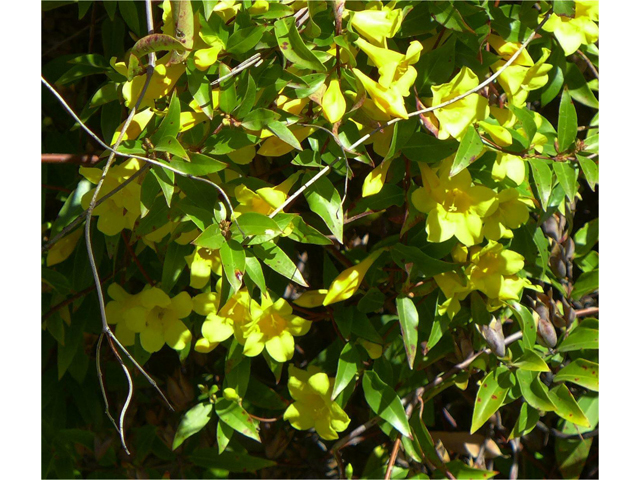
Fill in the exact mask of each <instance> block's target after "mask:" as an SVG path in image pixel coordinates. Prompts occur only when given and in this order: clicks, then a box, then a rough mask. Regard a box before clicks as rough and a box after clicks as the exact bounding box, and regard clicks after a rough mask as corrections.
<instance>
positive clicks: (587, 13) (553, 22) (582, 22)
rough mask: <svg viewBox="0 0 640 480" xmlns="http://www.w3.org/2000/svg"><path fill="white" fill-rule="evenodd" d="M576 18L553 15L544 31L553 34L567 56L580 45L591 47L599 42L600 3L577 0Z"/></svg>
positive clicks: (545, 25)
mask: <svg viewBox="0 0 640 480" xmlns="http://www.w3.org/2000/svg"><path fill="white" fill-rule="evenodd" d="M575 5H576V10H575V17H574V18H570V17H561V16H558V15H556V14H555V13H552V14H551V16H550V17H549V20H548V21H547V23H545V24H544V25H543V26H542V29H543V30H545V31H547V32H553V34H554V35H555V36H556V38H557V39H558V43H560V46H561V47H562V49H563V50H564V54H565V55H571V54H572V53H574V52H575V51H576V50H578V48H580V45H590V44H592V43H595V42H597V41H598V35H599V31H598V24H597V23H596V22H597V21H598V20H599V15H598V2H597V1H592V0H576V2H575Z"/></svg>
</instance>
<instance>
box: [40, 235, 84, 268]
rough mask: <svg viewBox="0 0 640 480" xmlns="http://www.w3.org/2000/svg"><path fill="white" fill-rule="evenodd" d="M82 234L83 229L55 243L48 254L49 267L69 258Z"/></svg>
mask: <svg viewBox="0 0 640 480" xmlns="http://www.w3.org/2000/svg"><path fill="white" fill-rule="evenodd" d="M82 232H83V229H82V228H78V229H76V230H74V231H73V232H71V233H69V234H68V235H65V236H64V237H62V238H61V239H60V240H58V241H57V242H56V243H54V244H53V246H52V247H51V248H50V249H49V252H48V253H47V267H52V266H54V265H57V264H58V263H62V262H64V261H65V260H66V259H67V258H69V256H70V255H71V254H72V253H73V251H74V250H75V248H76V245H77V244H78V240H80V237H81V236H82Z"/></svg>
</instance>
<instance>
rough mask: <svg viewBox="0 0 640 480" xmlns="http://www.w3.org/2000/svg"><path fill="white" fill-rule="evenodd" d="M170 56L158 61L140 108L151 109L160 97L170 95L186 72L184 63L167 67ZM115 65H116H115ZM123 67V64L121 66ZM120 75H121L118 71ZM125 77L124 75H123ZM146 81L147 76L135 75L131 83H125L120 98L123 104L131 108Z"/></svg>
mask: <svg viewBox="0 0 640 480" xmlns="http://www.w3.org/2000/svg"><path fill="white" fill-rule="evenodd" d="M169 57H170V54H167V55H165V56H163V57H162V58H160V59H158V62H157V64H156V67H155V68H154V70H153V75H152V76H151V81H150V82H149V86H148V87H147V90H146V92H145V94H144V97H143V99H142V102H141V103H140V108H144V107H153V106H154V101H155V100H158V99H160V98H162V97H166V96H167V95H169V93H171V90H173V87H174V86H175V84H176V82H177V81H178V79H179V78H180V77H181V76H182V74H184V72H185V71H186V65H185V64H184V63H174V64H173V65H169V66H167V65H166V63H167V62H168V61H169ZM116 65H117V64H116ZM123 65H124V64H123ZM120 73H122V72H121V71H120ZM125 76H126V73H125ZM146 80H147V75H146V74H142V75H137V76H135V77H134V78H133V79H132V80H131V81H127V82H125V83H124V85H123V86H122V96H123V97H124V104H125V105H126V106H127V107H129V108H131V107H133V105H135V103H136V102H137V101H138V97H139V96H140V92H142V87H143V86H144V84H145V82H146Z"/></svg>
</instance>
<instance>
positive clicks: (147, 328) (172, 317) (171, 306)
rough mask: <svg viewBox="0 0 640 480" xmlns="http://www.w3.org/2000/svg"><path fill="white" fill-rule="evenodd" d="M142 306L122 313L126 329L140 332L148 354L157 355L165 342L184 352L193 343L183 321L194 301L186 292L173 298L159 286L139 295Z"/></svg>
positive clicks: (141, 341)
mask: <svg viewBox="0 0 640 480" xmlns="http://www.w3.org/2000/svg"><path fill="white" fill-rule="evenodd" d="M138 297H139V302H140V303H139V306H138V307H135V308H132V309H130V310H128V311H127V312H125V313H124V314H123V317H124V319H125V320H126V325H127V327H128V328H129V329H130V330H131V331H133V332H136V333H140V343H141V344H142V348H144V349H145V350H146V351H147V352H150V353H154V352H157V351H158V350H160V349H161V348H162V346H163V345H164V344H165V343H166V344H167V345H169V346H170V347H171V348H173V349H174V350H182V349H184V348H185V347H186V346H187V344H188V343H189V342H190V341H191V332H190V331H189V329H188V328H187V326H186V325H185V324H184V323H183V322H182V320H181V319H183V318H186V317H188V316H189V314H190V313H191V311H192V309H193V302H192V300H191V297H190V296H189V294H188V293H187V292H181V293H179V294H178V295H176V296H175V297H173V298H170V297H169V295H167V294H166V293H165V292H163V291H162V290H160V289H159V288H157V287H151V288H149V289H147V290H143V291H142V292H140V293H139V294H138Z"/></svg>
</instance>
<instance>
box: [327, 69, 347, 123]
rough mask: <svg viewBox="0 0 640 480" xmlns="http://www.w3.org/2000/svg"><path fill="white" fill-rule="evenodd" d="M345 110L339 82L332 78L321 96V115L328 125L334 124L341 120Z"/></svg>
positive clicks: (345, 103) (345, 106) (345, 104)
mask: <svg viewBox="0 0 640 480" xmlns="http://www.w3.org/2000/svg"><path fill="white" fill-rule="evenodd" d="M346 110H347V102H346V101H345V100H344V95H342V91H341V90H340V80H338V79H337V78H332V79H331V81H330V82H329V87H328V88H327V90H326V91H325V92H324V95H323V96H322V114H323V115H324V118H326V119H327V120H328V121H329V122H330V123H336V122H338V121H340V120H341V119H342V116H343V115H344V112H345V111H346Z"/></svg>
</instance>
